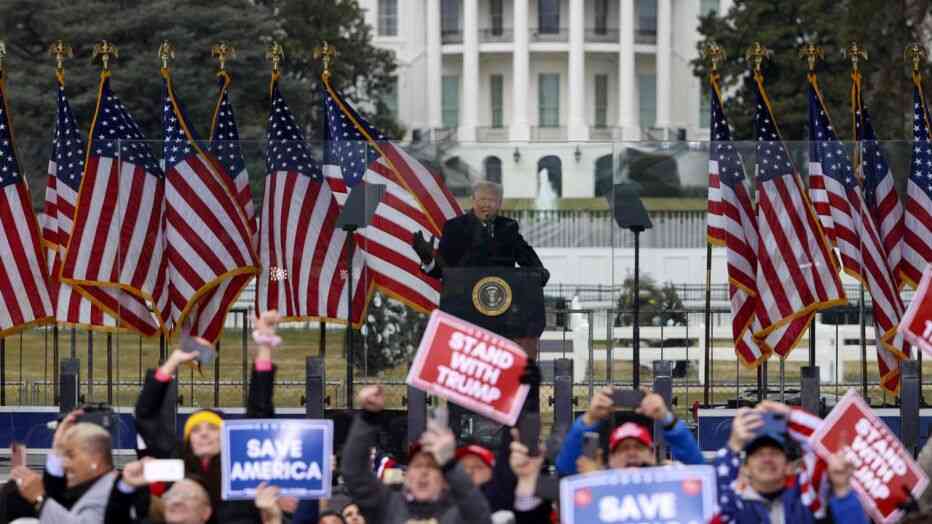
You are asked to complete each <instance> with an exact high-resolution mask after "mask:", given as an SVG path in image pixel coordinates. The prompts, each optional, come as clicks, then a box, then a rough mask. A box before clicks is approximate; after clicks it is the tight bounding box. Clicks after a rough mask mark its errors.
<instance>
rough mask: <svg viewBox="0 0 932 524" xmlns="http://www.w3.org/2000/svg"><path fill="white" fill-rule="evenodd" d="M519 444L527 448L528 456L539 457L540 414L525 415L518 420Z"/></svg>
mask: <svg viewBox="0 0 932 524" xmlns="http://www.w3.org/2000/svg"><path fill="white" fill-rule="evenodd" d="M518 434H519V436H520V437H521V443H522V444H524V445H525V446H526V447H527V452H528V455H530V456H532V457H536V456H537V455H540V445H539V444H540V413H525V414H524V415H522V416H521V419H520V420H518Z"/></svg>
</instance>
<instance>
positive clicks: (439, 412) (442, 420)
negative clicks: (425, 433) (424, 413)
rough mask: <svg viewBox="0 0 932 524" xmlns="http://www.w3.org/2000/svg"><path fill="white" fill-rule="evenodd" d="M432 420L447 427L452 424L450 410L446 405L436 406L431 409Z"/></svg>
mask: <svg viewBox="0 0 932 524" xmlns="http://www.w3.org/2000/svg"><path fill="white" fill-rule="evenodd" d="M430 420H431V421H432V422H433V423H434V424H436V425H437V426H440V427H443V428H446V427H449V426H450V412H449V411H448V410H447V407H446V406H440V407H436V408H434V409H432V410H430Z"/></svg>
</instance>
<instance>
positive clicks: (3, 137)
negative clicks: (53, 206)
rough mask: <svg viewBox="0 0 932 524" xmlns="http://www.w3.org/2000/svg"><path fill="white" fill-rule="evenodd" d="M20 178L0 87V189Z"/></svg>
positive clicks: (3, 94) (4, 100)
mask: <svg viewBox="0 0 932 524" xmlns="http://www.w3.org/2000/svg"><path fill="white" fill-rule="evenodd" d="M0 79H2V78H0ZM22 179H23V177H22V174H21V173H20V172H19V163H18V162H17V161H16V155H15V154H14V153H13V140H12V135H11V133H10V119H9V117H8V115H7V110H6V93H5V92H4V91H3V88H2V87H0V189H3V188H5V187H6V186H9V185H11V184H16V183H19V182H20V181H21V180H22Z"/></svg>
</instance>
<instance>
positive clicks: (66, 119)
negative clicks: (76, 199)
mask: <svg viewBox="0 0 932 524" xmlns="http://www.w3.org/2000/svg"><path fill="white" fill-rule="evenodd" d="M52 158H53V159H55V166H56V172H55V176H56V178H57V179H58V181H59V182H61V183H63V184H66V185H68V187H70V188H71V189H73V190H75V192H77V191H78V190H79V189H80V188H81V177H82V176H83V175H84V140H83V139H82V138H81V134H80V133H79V132H78V125H77V124H76V123H75V120H74V114H73V113H72V112H71V105H70V104H69V103H68V99H67V98H66V97H65V88H64V87H63V86H59V87H58V125H57V126H56V127H55V140H53V141H52Z"/></svg>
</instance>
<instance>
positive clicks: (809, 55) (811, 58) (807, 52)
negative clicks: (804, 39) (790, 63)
mask: <svg viewBox="0 0 932 524" xmlns="http://www.w3.org/2000/svg"><path fill="white" fill-rule="evenodd" d="M799 57H800V58H805V59H806V61H807V62H809V72H810V73H812V72H814V71H815V65H816V60H825V50H824V49H822V48H821V47H819V46H817V45H815V44H813V43H809V44H806V45H804V46H802V47H801V48H799Z"/></svg>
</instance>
